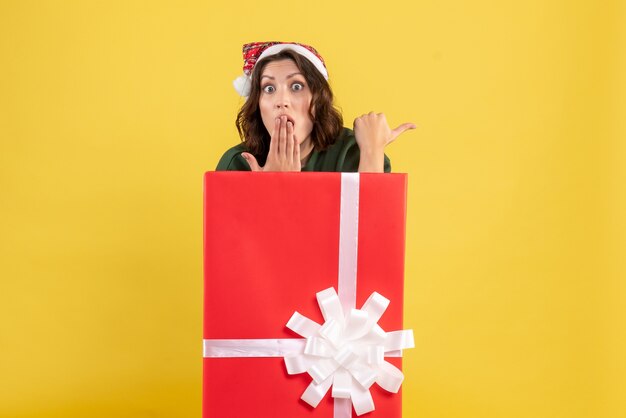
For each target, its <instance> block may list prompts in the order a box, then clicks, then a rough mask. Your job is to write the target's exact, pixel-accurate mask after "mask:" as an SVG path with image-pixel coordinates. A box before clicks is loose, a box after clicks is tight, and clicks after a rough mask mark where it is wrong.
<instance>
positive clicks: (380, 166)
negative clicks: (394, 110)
mask: <svg viewBox="0 0 626 418" xmlns="http://www.w3.org/2000/svg"><path fill="white" fill-rule="evenodd" d="M407 129H415V124H413V123H403V124H401V125H400V126H398V127H397V128H396V129H390V128H389V124H388V123H387V118H386V117H385V115H384V114H383V113H374V112H370V113H368V114H367V115H361V116H359V117H358V118H356V119H355V120H354V136H355V137H356V143H357V144H358V146H359V150H360V153H361V161H360V162H359V172H370V173H382V172H383V171H384V164H385V147H386V146H387V145H389V144H390V143H392V142H393V141H394V140H395V139H396V138H397V137H398V136H400V134H401V133H403V132H404V131H406V130H407Z"/></svg>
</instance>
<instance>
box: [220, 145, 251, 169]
mask: <svg viewBox="0 0 626 418" xmlns="http://www.w3.org/2000/svg"><path fill="white" fill-rule="evenodd" d="M243 151H244V148H243V145H241V144H239V145H237V146H234V147H232V148H231V149H229V150H228V151H226V152H225V153H224V155H222V158H220V161H219V162H218V163H217V167H216V168H215V171H251V170H250V166H249V165H248V162H247V161H246V160H245V159H244V158H243V157H242V156H241V153H242V152H243Z"/></svg>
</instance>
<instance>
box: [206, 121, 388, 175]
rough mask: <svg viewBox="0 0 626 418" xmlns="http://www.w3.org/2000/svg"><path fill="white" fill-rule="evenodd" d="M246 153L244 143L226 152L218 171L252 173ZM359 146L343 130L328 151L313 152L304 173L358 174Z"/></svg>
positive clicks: (386, 159)
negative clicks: (245, 157)
mask: <svg viewBox="0 0 626 418" xmlns="http://www.w3.org/2000/svg"><path fill="white" fill-rule="evenodd" d="M242 152H246V146H245V144H244V143H241V144H239V145H236V146H234V147H232V148H231V149H229V150H228V151H226V152H225V153H224V155H223V156H222V158H221V159H220V161H219V163H217V168H216V169H215V170H216V171H225V170H234V171H250V166H249V165H248V163H247V162H246V160H245V159H244V158H243V157H242V156H241V153H242ZM360 156H361V154H360V152H359V146H358V145H357V143H356V138H355V137H354V132H353V131H352V129H348V128H343V131H342V132H341V134H340V135H339V137H338V138H337V140H336V141H335V143H334V144H333V145H331V146H330V147H328V149H326V151H317V150H313V151H312V153H311V158H309V161H307V163H306V165H305V166H304V167H302V171H337V172H354V173H355V172H357V171H359V160H360ZM390 172H391V162H390V161H389V158H387V156H386V155H385V173H390Z"/></svg>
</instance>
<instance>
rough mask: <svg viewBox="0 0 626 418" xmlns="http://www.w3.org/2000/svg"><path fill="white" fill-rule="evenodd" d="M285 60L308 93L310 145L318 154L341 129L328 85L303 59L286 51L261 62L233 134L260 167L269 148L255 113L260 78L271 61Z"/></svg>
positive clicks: (266, 136) (339, 117) (260, 121)
mask: <svg viewBox="0 0 626 418" xmlns="http://www.w3.org/2000/svg"><path fill="white" fill-rule="evenodd" d="M285 59H289V60H291V61H293V62H294V63H295V64H296V66H297V67H298V69H299V70H300V71H302V74H303V75H304V79H305V80H306V82H307V84H308V86H309V88H310V89H311V95H312V98H311V105H310V107H309V116H310V117H311V121H313V130H312V131H311V141H312V142H313V146H314V147H315V149H316V150H318V151H323V150H325V149H326V148H328V147H329V146H330V145H332V144H333V143H334V142H335V140H336V139H337V137H338V136H339V134H340V133H341V130H342V129H343V117H342V116H341V112H340V111H339V110H337V109H336V108H335V106H334V104H333V92H332V90H331V89H330V85H329V84H328V81H326V79H325V78H324V76H323V75H322V74H321V73H320V72H319V71H318V70H317V68H315V66H314V65H313V63H311V62H310V61H309V60H308V59H307V58H305V57H303V56H302V55H300V54H298V53H297V52H294V51H292V50H289V49H285V50H283V51H281V52H279V53H278V54H276V55H271V56H269V57H266V58H263V59H262V60H261V61H259V62H258V63H257V64H256V65H255V67H254V70H253V72H252V80H251V83H252V86H251V89H250V96H249V97H248V100H246V102H245V103H244V104H243V106H241V109H240V110H239V113H238V114H237V120H236V122H235V124H236V125H237V131H238V132H239V137H240V138H241V140H242V141H244V143H245V145H246V149H247V150H248V151H249V152H250V153H252V154H253V155H254V156H255V157H256V158H257V160H259V163H260V164H264V163H265V159H266V157H267V153H268V151H269V145H270V134H269V132H267V129H265V125H263V120H262V119H261V111H260V109H259V96H260V95H261V75H262V73H263V69H264V68H265V66H266V65H267V64H268V63H269V62H272V61H279V60H285Z"/></svg>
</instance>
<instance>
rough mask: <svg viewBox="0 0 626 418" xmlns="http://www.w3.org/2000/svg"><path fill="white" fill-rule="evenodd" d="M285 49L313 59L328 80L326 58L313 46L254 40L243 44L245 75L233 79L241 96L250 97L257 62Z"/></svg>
mask: <svg viewBox="0 0 626 418" xmlns="http://www.w3.org/2000/svg"><path fill="white" fill-rule="evenodd" d="M285 49H289V50H292V51H294V52H296V53H298V54H300V55H302V56H303V57H305V58H306V59H308V60H309V61H311V63H312V64H313V65H314V66H315V68H317V70H318V71H319V72H320V73H321V74H322V75H323V76H324V78H325V79H326V80H328V71H327V70H326V65H325V64H324V60H323V59H322V57H321V55H320V54H318V52H317V51H316V50H315V48H313V47H312V46H309V45H305V44H300V43H297V42H253V43H249V44H245V45H244V46H243V75H241V76H239V77H237V78H236V79H235V80H234V81H233V85H234V86H235V90H237V93H239V95H240V96H243V97H248V96H249V95H250V88H251V77H250V76H251V74H252V70H254V66H255V65H256V63H257V62H258V61H260V60H262V59H263V58H265V57H269V56H270V55H275V54H278V53H279V52H281V51H283V50H285Z"/></svg>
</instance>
